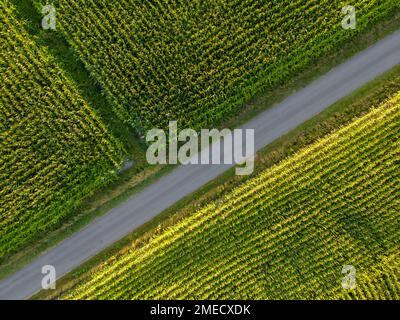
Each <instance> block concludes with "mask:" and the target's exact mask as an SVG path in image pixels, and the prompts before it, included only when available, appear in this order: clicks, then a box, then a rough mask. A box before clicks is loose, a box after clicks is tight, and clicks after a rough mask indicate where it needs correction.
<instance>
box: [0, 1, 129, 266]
mask: <svg viewBox="0 0 400 320" xmlns="http://www.w3.org/2000/svg"><path fill="white" fill-rule="evenodd" d="M14 10H15V7H14V6H13V4H12V3H11V2H10V1H9V0H5V1H2V2H1V4H0V37H1V41H0V49H1V50H0V119H1V121H0V125H1V131H0V145H1V148H0V167H1V172H0V260H2V259H4V257H5V256H6V255H8V254H10V253H13V252H15V251H16V250H18V249H20V248H21V247H23V246H24V245H26V244H27V243H29V242H31V241H33V240H35V239H37V238H38V237H40V236H41V235H43V234H44V233H46V232H48V231H49V230H52V229H53V228H55V227H56V226H58V225H60V223H61V222H62V221H63V220H65V219H66V218H67V217H68V216H69V215H70V214H71V212H73V209H74V208H75V207H76V206H77V205H79V203H80V201H81V199H82V198H83V197H85V196H87V195H89V194H90V193H91V192H92V191H93V190H94V189H96V188H98V187H99V186H102V185H104V184H105V183H106V182H107V181H110V180H112V179H113V177H114V176H115V169H116V167H118V166H119V165H120V164H121V162H122V159H123V156H124V150H123V147H122V146H121V144H120V143H119V142H118V141H117V140H116V139H115V138H113V136H112V135H111V134H110V133H109V132H108V130H107V128H106V127H105V126H104V125H103V123H102V122H101V121H100V120H99V118H98V116H97V115H96V114H95V113H94V111H93V110H92V108H91V107H90V106H89V105H88V104H87V103H86V102H85V101H84V99H83V98H82V97H81V96H80V95H79V93H78V92H77V91H76V89H75V88H74V86H73V84H72V82H71V81H70V79H69V78H68V77H67V76H66V75H65V74H64V72H63V71H62V70H61V69H60V68H59V66H58V65H57V63H56V62H55V61H54V60H53V58H52V57H51V55H50V54H48V52H47V51H46V50H44V49H43V48H41V47H40V46H38V45H37V44H36V43H35V42H34V41H33V40H32V39H31V38H30V36H29V34H28V32H27V30H26V26H25V24H23V23H21V22H20V21H18V19H16V18H15V11H14Z"/></svg>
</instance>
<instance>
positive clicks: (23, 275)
mask: <svg viewBox="0 0 400 320" xmlns="http://www.w3.org/2000/svg"><path fill="white" fill-rule="evenodd" d="M399 63H400V30H399V31H397V32H395V33H393V34H391V35H390V36H388V37H386V38H384V39H383V40H381V41H379V42H378V43H376V44H375V45H374V46H372V47H370V48H368V49H366V50H364V51H363V52H361V53H360V54H358V55H356V56H355V57H353V58H351V59H350V60H348V61H347V62H346V63H344V64H342V65H340V66H338V67H336V68H335V69H333V70H332V71H330V72H329V73H327V74H326V75H324V76H322V77H321V78H319V79H317V80H316V81H314V82H313V83H311V84H310V85H309V86H307V87H306V88H304V89H302V90H300V91H298V92H296V93H295V94H293V95H292V96H290V97H289V98H287V99H286V100H284V101H283V102H281V103H279V104H277V105H276V106H274V107H273V108H270V109H268V110H267V111H265V112H263V113H262V114H260V115H259V116H257V117H256V118H255V119H253V120H252V121H250V122H249V123H247V124H246V125H244V126H243V128H253V129H255V149H256V150H259V149H260V148H262V147H264V146H265V145H267V144H269V143H271V142H272V141H274V140H275V139H277V138H279V137H280V136H282V135H283V134H285V133H287V132H289V131H291V130H292V129H294V128H296V127H297V126H299V125H300V124H302V123H303V122H305V121H306V120H308V119H310V118H312V117H313V116H315V115H316V114H318V113H320V112H321V111H322V110H324V109H325V108H327V107H329V106H330V105H332V104H333V103H335V102H336V101H338V100H340V99H341V98H343V97H345V96H347V95H349V94H350V93H352V92H353V91H355V90H356V89H358V88H360V87H361V86H363V85H364V84H366V83H367V82H369V81H370V80H372V79H374V78H375V77H376V76H378V75H380V74H382V73H384V72H385V71H387V70H389V69H391V68H393V67H394V66H396V65H397V64H399ZM231 167H232V165H190V166H180V167H178V168H177V169H175V170H174V171H173V172H171V173H170V174H168V175H166V176H164V177H163V178H161V179H160V180H158V181H157V182H155V183H154V184H152V185H150V186H149V187H147V188H146V189H144V190H143V191H141V192H140V193H138V194H136V195H134V196H133V197H132V198H131V199H129V200H128V201H126V202H125V203H123V204H121V205H119V206H118V207H116V208H115V209H113V210H111V211H110V212H109V213H107V214H106V215H104V216H102V217H99V218H97V219H96V220H94V221H93V222H91V223H90V224H89V225H88V226H87V227H85V228H84V229H82V230H80V231H79V232H77V233H75V234H74V235H72V236H71V237H70V238H68V239H66V240H64V241H62V242H61V243H60V244H58V245H56V246H55V247H53V248H51V249H49V250H48V251H46V252H45V253H44V254H42V255H41V256H40V257H38V258H37V259H36V260H35V261H33V262H32V263H30V264H29V265H27V266H26V267H24V268H23V269H21V270H20V271H18V272H16V273H14V274H13V275H11V276H9V277H8V278H6V279H4V280H3V281H1V282H0V299H25V298H28V297H30V296H31V295H33V294H34V293H36V292H38V291H39V290H40V289H41V282H42V277H43V275H42V274H41V270H42V267H43V266H44V265H53V266H54V267H55V268H56V271H57V278H59V277H61V276H63V275H65V274H66V273H68V272H69V271H71V270H73V269H74V268H76V267H78V266H79V265H80V264H82V263H83V262H85V261H86V260H88V259H89V258H91V257H93V256H94V255H96V254H97V253H99V252H100V251H101V250H103V249H105V248H106V247H108V246H109V245H111V244H113V243H114V242H116V241H117V240H119V239H121V238H122V237H124V236H125V235H127V234H128V233H130V232H131V231H133V230H134V229H136V228H137V227H139V226H141V225H142V224H144V223H145V222H147V221H149V220H151V219H152V218H154V217H155V216H157V215H158V214H159V213H161V212H162V211H164V210H165V209H167V208H168V207H170V206H171V205H173V204H174V203H176V202H177V201H179V200H180V199H182V198H183V197H185V196H187V195H189V194H190V193H192V192H193V191H195V190H197V189H198V188H200V187H201V186H203V185H205V184H206V183H208V182H209V181H211V180H213V179H215V178H216V177H217V176H219V175H220V174H222V173H223V172H224V171H226V170H227V169H229V168H231Z"/></svg>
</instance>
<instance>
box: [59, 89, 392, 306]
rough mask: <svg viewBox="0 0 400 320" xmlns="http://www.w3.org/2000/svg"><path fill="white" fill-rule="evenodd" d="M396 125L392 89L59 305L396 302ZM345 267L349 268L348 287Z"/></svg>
mask: <svg viewBox="0 0 400 320" xmlns="http://www.w3.org/2000/svg"><path fill="white" fill-rule="evenodd" d="M399 123H400V92H399V93H397V94H395V95H394V96H393V97H392V98H391V99H389V100H387V101H386V102H385V103H383V104H382V105H381V106H379V107H377V108H374V109H372V111H370V112H369V113H367V114H366V115H364V116H362V117H360V118H359V119H356V120H355V121H354V122H352V123H351V124H349V125H347V126H344V127H343V128H341V129H339V130H337V131H336V132H335V133H332V134H331V135H328V136H327V137H325V138H324V139H322V140H320V141H318V142H316V143H314V144H313V145H311V146H309V147H306V148H304V149H303V150H301V151H300V152H299V153H298V154H296V155H294V156H292V157H290V158H288V159H286V160H284V161H283V162H281V163H280V164H279V165H276V166H274V167H272V168H270V169H267V170H265V171H264V172H262V173H261V174H259V175H257V176H256V177H253V178H250V179H249V180H247V181H246V182H244V183H243V184H242V185H240V186H238V187H236V188H235V189H233V190H232V191H230V192H229V193H228V194H226V195H224V196H223V197H221V198H220V199H217V200H215V201H213V202H211V203H209V204H207V205H206V206H205V207H203V208H199V209H198V211H197V212H195V213H194V214H193V215H191V216H189V217H187V218H185V219H183V220H181V221H180V222H177V223H175V224H174V225H172V226H170V227H168V228H166V229H165V230H163V231H160V232H159V233H158V234H155V235H153V237H152V238H151V239H150V240H149V241H148V242H146V243H145V244H144V245H143V246H141V247H140V248H133V247H132V248H129V249H126V250H125V251H124V252H122V253H120V254H119V255H117V256H114V257H112V258H111V259H109V260H108V261H107V262H105V263H103V264H102V265H101V266H100V267H99V268H98V269H96V271H92V273H91V274H90V275H89V276H88V277H87V278H86V279H85V280H84V281H80V282H79V284H78V285H77V286H76V287H74V288H72V289H71V290H69V291H68V292H65V293H64V295H63V298H64V299H282V298H284V299H310V298H314V299H320V298H328V299H333V298H342V299H343V298H345V299H349V298H350V299H351V298H364V299H368V298H370V297H375V298H380V299H385V298H391V299H398V298H399V296H400V291H399V283H400V282H399V276H400V274H399V263H400V258H399V255H398V253H399V249H400V246H399V245H400V228H399V225H400V206H399V201H398V200H399V196H400V177H399V175H398V172H399V155H400V146H399V143H398V142H399V139H400V130H399ZM344 265H352V266H354V267H355V268H356V270H357V287H356V289H355V290H353V291H352V292H344V290H343V289H342V287H341V281H342V279H343V274H342V273H341V270H342V267H343V266H344ZM388 266H389V268H388Z"/></svg>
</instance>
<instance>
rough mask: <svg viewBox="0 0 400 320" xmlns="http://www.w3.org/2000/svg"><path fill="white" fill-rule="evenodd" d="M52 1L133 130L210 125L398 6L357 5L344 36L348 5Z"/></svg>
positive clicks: (392, 2)
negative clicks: (352, 26)
mask: <svg viewBox="0 0 400 320" xmlns="http://www.w3.org/2000/svg"><path fill="white" fill-rule="evenodd" d="M35 1H36V4H37V5H38V6H39V3H40V0H35ZM353 2H354V1H353ZM52 3H53V5H54V6H55V8H56V9H57V19H58V20H57V21H58V27H59V29H60V30H61V32H62V33H63V34H64V36H65V37H66V38H67V39H68V40H69V42H70V43H71V45H72V46H73V48H74V49H75V50H76V52H78V55H79V56H80V58H81V59H82V60H83V61H84V62H85V65H86V67H87V69H88V70H89V71H90V72H91V74H92V75H93V76H94V77H95V78H96V79H97V80H98V81H99V82H100V83H101V85H102V87H103V88H104V90H105V92H106V93H107V96H108V97H109V99H110V100H111V101H112V102H113V105H114V106H115V110H116V113H117V114H118V115H119V116H120V118H121V119H122V120H123V121H125V122H127V123H129V124H131V125H132V126H133V127H134V128H135V129H136V130H137V131H138V132H139V133H141V134H143V133H144V132H145V131H146V130H148V129H152V128H155V127H161V128H166V127H167V125H168V122H169V121H175V120H177V121H179V123H180V125H181V126H183V127H192V128H194V129H200V128H209V127H212V126H215V125H216V124H218V123H221V122H223V121H225V120H226V118H227V117H228V118H229V117H233V116H234V115H235V114H238V113H239V112H240V110H242V108H243V106H244V105H245V104H246V103H247V102H248V101H249V100H250V99H251V98H252V97H253V96H254V95H255V94H256V93H259V92H263V91H265V90H268V89H270V88H272V87H276V86H278V85H280V84H283V83H285V82H286V81H287V80H289V79H290V78H292V77H293V76H294V75H296V74H298V73H299V71H301V70H302V69H304V68H305V67H306V66H309V65H310V64H312V63H313V62H314V61H316V59H318V58H320V57H322V56H324V55H326V54H327V53H330V52H334V51H336V50H340V46H341V45H342V44H343V43H345V42H346V41H348V40H350V39H351V38H353V37H354V36H356V35H357V33H359V32H362V31H364V30H366V29H368V28H369V27H370V26H371V25H373V24H374V23H376V22H377V21H379V20H382V19H384V18H385V17H387V16H388V15H389V14H390V13H391V12H393V10H394V9H395V8H397V9H398V8H399V6H400V4H399V1H398V0H362V1H361V0H360V1H356V2H355V4H354V5H355V7H356V9H357V17H358V20H357V29H356V30H353V31H350V32H349V31H348V30H343V29H342V26H341V21H342V19H343V18H344V16H343V14H342V11H341V10H342V8H343V7H344V6H346V5H348V4H349V3H348V1H338V0H323V1H321V0H308V1H304V0H294V1H270V0H269V1H254V0H179V1H177V0H163V1H161V0H151V1H141V0H119V1H109V0H96V1H94V0H54V1H52Z"/></svg>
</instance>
